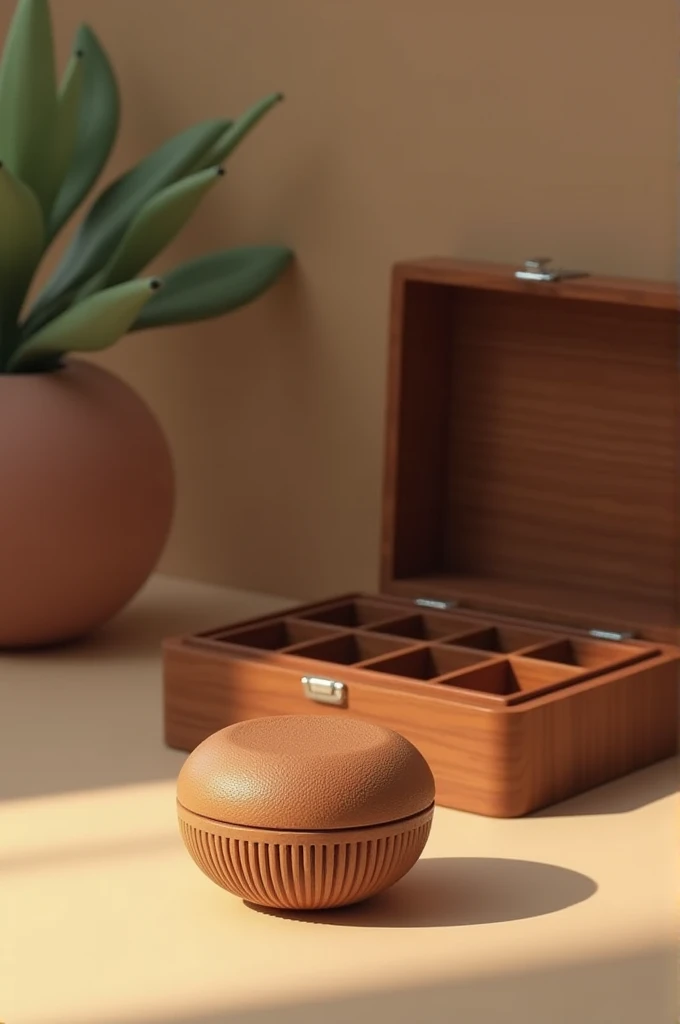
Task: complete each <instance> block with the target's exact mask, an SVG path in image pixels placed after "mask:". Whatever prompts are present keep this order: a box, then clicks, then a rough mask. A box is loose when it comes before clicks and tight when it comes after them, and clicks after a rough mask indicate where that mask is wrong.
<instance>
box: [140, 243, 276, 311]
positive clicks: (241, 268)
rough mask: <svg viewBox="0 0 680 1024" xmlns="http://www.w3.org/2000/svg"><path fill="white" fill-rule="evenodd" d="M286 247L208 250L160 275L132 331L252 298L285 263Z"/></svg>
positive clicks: (234, 306)
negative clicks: (158, 284)
mask: <svg viewBox="0 0 680 1024" xmlns="http://www.w3.org/2000/svg"><path fill="white" fill-rule="evenodd" d="M292 258H293V254H292V252H291V250H290V249H286V248H284V247H283V246H278V245H260V246H247V247H244V248H240V249H227V250H224V251H221V252H213V253H209V254H208V255H207V256H201V257H199V259H196V260H192V261H191V262H190V263H184V264H182V265H181V266H179V267H177V268H176V269H175V270H171V271H170V272H169V273H168V274H164V275H163V290H162V291H161V292H159V293H158V294H157V295H154V296H153V297H152V299H151V301H150V302H149V303H148V304H147V305H146V306H145V307H144V309H143V310H142V311H141V313H140V315H139V317H138V318H137V320H136V321H135V323H134V325H133V327H132V330H134V331H141V330H145V329H146V328H149V327H160V326H162V325H163V324H179V323H187V322H189V321H194V320H207V319H209V318H210V317H216V316H221V315H222V314H223V313H229V312H230V311H231V310H233V309H237V308H238V307H239V306H244V305H246V304H247V303H249V302H252V301H253V300H254V299H256V298H257V297H258V296H259V295H261V294H262V293H263V292H265V291H266V290H267V289H268V288H269V287H270V286H271V285H272V284H273V283H274V282H275V281H276V280H277V278H278V277H279V276H280V275H281V274H282V273H283V271H284V270H285V269H286V267H287V266H288V264H289V263H290V262H291V260H292Z"/></svg>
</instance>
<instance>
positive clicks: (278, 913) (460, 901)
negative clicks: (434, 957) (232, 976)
mask: <svg viewBox="0 0 680 1024" xmlns="http://www.w3.org/2000/svg"><path fill="white" fill-rule="evenodd" d="M596 892H597V884H596V883H595V882H594V881H593V879H592V878H589V877H588V876H587V875H582V874H580V873H579V872H577V871H571V870H568V869H567V868H562V867H557V866H555V865H554V864H544V863H542V862H540V861H529V860H511V859H505V858H502V857H432V858H426V857H424V858H422V859H421V860H419V861H418V863H417V864H416V865H415V867H414V868H412V870H411V871H410V872H409V874H408V875H406V877H405V878H404V879H402V881H400V882H398V883H397V884H396V885H395V886H393V887H392V888H391V889H388V890H387V891H386V892H384V893H382V894H380V895H379V896H375V897H373V899H371V900H366V901H365V902H364V903H357V904H355V905H354V906H350V907H340V908H338V909H337V910H326V911H315V912H296V911H283V910H272V909H269V908H267V907H257V906H255V905H253V904H250V903H247V906H249V907H251V909H252V910H254V911H256V912H258V913H261V914H265V915H267V916H271V917H278V918H282V919H284V920H288V921H295V922H306V923H312V924H316V925H326V926H331V927H347V928H451V927H461V926H463V925H479V924H499V923H501V922H503V921H520V920H523V919H526V918H530V917H541V916H543V915H544V914H554V913H556V912H557V911H559V910H566V908H567V907H571V906H574V905H575V904H576V903H582V902H583V901H584V900H587V899H589V898H590V897H591V896H593V895H594V894H595V893H596Z"/></svg>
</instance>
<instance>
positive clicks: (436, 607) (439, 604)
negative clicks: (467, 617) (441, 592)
mask: <svg viewBox="0 0 680 1024" xmlns="http://www.w3.org/2000/svg"><path fill="white" fill-rule="evenodd" d="M413 603H414V604H417V605H418V607H419V608H430V609H431V610H432V611H438V612H448V611H450V609H451V608H458V607H459V605H458V601H440V600H439V599H438V598H435V597H416V598H414V600H413Z"/></svg>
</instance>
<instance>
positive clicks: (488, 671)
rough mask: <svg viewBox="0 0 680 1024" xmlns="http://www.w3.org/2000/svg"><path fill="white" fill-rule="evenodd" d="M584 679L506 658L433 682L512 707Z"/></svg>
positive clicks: (570, 671)
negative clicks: (494, 697) (494, 698)
mask: <svg viewBox="0 0 680 1024" xmlns="http://www.w3.org/2000/svg"><path fill="white" fill-rule="evenodd" d="M585 676H586V674H585V673H584V672H583V671H582V670H580V669H578V668H572V667H571V666H568V665H561V664H556V663H554V662H542V661H539V660H538V659H528V658H526V659H525V658H521V657H518V656H517V655H506V656H505V657H498V658H495V659H494V660H492V661H489V662H487V663H486V664H480V665H477V666H475V667H474V668H472V669H468V670H463V671H461V672H457V673H450V674H447V675H445V676H441V677H439V678H437V679H436V680H433V682H437V683H438V684H440V685H444V686H448V685H453V686H455V687H457V688H461V687H463V688H465V689H471V690H475V691H479V692H484V693H488V694H496V695H497V696H499V697H503V698H504V699H505V702H506V703H508V704H514V703H518V702H519V701H520V700H529V699H532V698H534V697H537V696H539V695H543V694H544V693H549V692H550V691H552V690H555V689H561V688H562V687H564V686H571V685H573V684H574V683H578V682H581V681H582V680H583V679H584V678H585ZM588 678H590V676H588Z"/></svg>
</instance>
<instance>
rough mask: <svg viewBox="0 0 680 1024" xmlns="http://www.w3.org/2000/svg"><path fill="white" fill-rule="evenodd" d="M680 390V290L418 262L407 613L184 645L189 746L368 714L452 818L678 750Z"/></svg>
mask: <svg viewBox="0 0 680 1024" xmlns="http://www.w3.org/2000/svg"><path fill="white" fill-rule="evenodd" d="M678 383H679V381H678V301H677V292H676V289H675V287H674V286H673V285H670V284H663V283H660V284H656V283H653V282H644V281H629V280H617V279H611V278H601V277H597V278H595V277H593V278H583V279H575V280H568V281H563V282H559V283H550V284H544V283H540V284H531V283H526V282H522V281H519V280H517V279H516V278H515V277H514V268H512V267H503V266H495V265H489V264H472V263H463V262H460V261H452V260H445V259H433V260H420V261H415V262H412V263H403V264H398V265H397V266H396V267H395V268H394V273H393V279H392V293H391V307H390V347H389V366H388V382H387V422H386V434H385V477H384V500H383V523H382V546H381V590H382V591H383V593H382V594H380V595H375V596H373V595H365V594H364V595H362V594H355V595H343V596H342V597H338V598H334V599H330V600H328V601H325V602H320V603H318V604H316V605H306V606H303V607H300V608H297V609H292V610H290V611H289V612H288V613H287V615H285V616H281V617H278V618H277V617H276V616H273V617H268V619H267V620H263V621H262V622H261V623H259V624H252V623H251V624H249V629H250V634H249V635H248V633H247V632H246V631H245V629H244V624H242V626H240V627H237V628H234V629H232V630H231V631H222V632H220V631H216V632H213V634H211V635H209V636H204V637H202V638H201V637H185V638H179V639H176V640H171V641H168V643H167V644H166V646H165V655H164V659H165V669H164V678H165V727H166V739H167V742H168V743H169V744H170V745H171V746H177V747H179V748H181V749H184V750H192V749H193V747H194V746H195V745H196V744H197V743H199V742H200V741H201V740H203V739H204V738H205V737H206V736H207V735H209V734H210V733H211V732H214V731H215V730H217V729H219V728H221V727H223V726H225V725H228V724H230V723H232V722H236V721H239V720H240V719H244V718H252V717H258V716H260V715H272V714H324V715H355V716H357V717H359V718H365V719H366V720H368V721H373V722H377V723H380V724H382V725H387V726H389V727H391V728H392V729H395V730H396V731H397V732H401V733H402V734H403V735H404V736H405V737H407V739H410V740H411V742H413V743H414V744H415V745H416V746H417V747H418V748H419V749H420V751H421V752H422V753H423V754H424V756H425V757H426V759H427V760H428V761H429V763H430V766H431V768H432V771H433V773H434V776H435V780H436V783H437V802H438V803H440V804H443V805H444V806H448V807H456V808H459V809H461V810H465V811H471V812H474V813H478V814H485V815H490V816H497V817H513V816H518V815H524V814H528V813H530V812H531V811H534V810H537V809H539V808H541V807H545V806H547V805H549V804H551V803H554V802H556V801H558V800H563V799H566V798H567V797H569V796H572V795H575V794H576V793H579V792H581V791H583V790H585V789H589V788H591V787H593V786H596V785H599V784H601V783H603V782H606V781H608V780H610V779H613V778H616V777H617V776H619V775H623V774H626V773H627V772H630V771H634V770H635V769H637V768H641V767H643V766H645V765H648V764H651V763H652V762H654V761H656V760H661V759H662V758H665V757H668V756H670V755H672V754H673V753H676V752H677V749H678V743H677V737H678V729H677V726H678V711H679V703H678V663H679V662H680V650H678V648H677V647H676V646H671V644H675V643H677V642H679V641H680V608H679V603H680V586H679V567H680V559H679V554H680V551H679V547H680V544H679V542H680V533H679V531H680V515H679V512H680V509H679V476H680V474H679V473H678V469H679V468H680V401H679V398H680V392H679V389H678ZM419 598H425V599H426V600H427V601H429V602H430V608H429V609H424V608H423V607H422V604H421V605H420V606H419V605H418V603H417V602H418V599H419ZM433 601H434V602H435V604H436V603H438V604H439V605H441V608H439V609H437V608H436V607H435V604H432V602H433ZM253 625H256V626H257V628H255V629H254V630H253V629H252V627H253ZM603 630H605V631H609V632H611V633H620V634H623V633H629V634H631V637H630V638H629V639H628V640H627V641H626V642H625V643H624V642H615V641H612V640H609V641H603V640H602V639H601V638H599V639H598V638H597V632H598V631H599V632H601V631H603ZM591 632H593V633H594V634H595V635H591ZM638 638H639V639H638ZM306 674H317V675H321V676H323V677H325V678H329V679H333V680H336V681H338V682H342V683H343V684H344V685H345V695H346V698H347V699H346V703H345V705H344V706H343V707H331V706H329V705H324V704H318V703H314V702H312V701H310V700H309V699H307V698H306V696H305V694H304V690H303V688H302V685H301V677H302V676H303V675H306Z"/></svg>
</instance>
